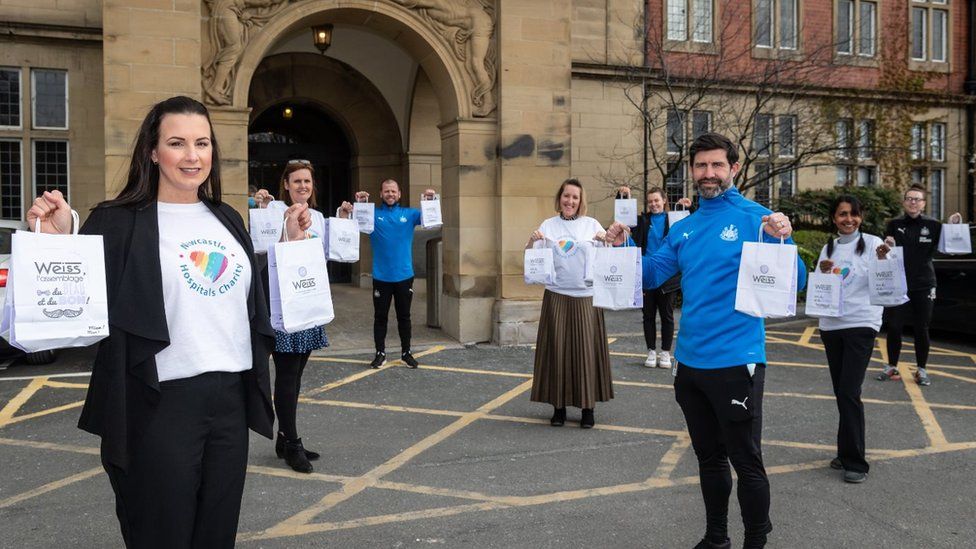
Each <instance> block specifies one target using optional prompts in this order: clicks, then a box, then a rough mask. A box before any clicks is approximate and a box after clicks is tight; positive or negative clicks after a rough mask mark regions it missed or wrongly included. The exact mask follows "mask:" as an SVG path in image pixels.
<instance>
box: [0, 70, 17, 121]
mask: <svg viewBox="0 0 976 549" xmlns="http://www.w3.org/2000/svg"><path fill="white" fill-rule="evenodd" d="M20 96H21V91H20V69H8V68H0V127H6V128H20Z"/></svg>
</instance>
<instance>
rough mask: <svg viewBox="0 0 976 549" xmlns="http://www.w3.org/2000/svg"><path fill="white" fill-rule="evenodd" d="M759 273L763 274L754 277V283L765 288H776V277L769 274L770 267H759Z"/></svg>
mask: <svg viewBox="0 0 976 549" xmlns="http://www.w3.org/2000/svg"><path fill="white" fill-rule="evenodd" d="M759 272H760V273H762V274H758V275H755V274H754V275H752V281H753V282H755V283H756V284H762V285H764V286H776V277H775V276H773V275H771V274H767V273H769V265H762V266H761V267H759Z"/></svg>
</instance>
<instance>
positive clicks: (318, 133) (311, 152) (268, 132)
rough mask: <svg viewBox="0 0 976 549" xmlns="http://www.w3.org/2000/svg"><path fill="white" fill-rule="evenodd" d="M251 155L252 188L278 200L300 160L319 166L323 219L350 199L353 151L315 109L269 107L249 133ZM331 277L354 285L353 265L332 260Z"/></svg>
mask: <svg viewBox="0 0 976 549" xmlns="http://www.w3.org/2000/svg"><path fill="white" fill-rule="evenodd" d="M286 109H287V112H286ZM247 154H248V184H250V185H254V186H255V187H257V188H259V189H267V190H268V191H269V192H271V194H272V195H274V196H275V198H281V197H279V196H278V187H279V182H280V178H281V173H282V172H283V171H284V169H285V164H287V163H288V161H289V160H294V159H302V160H308V161H309V162H311V163H312V166H313V167H314V168H315V196H316V200H317V202H318V208H317V209H318V210H319V211H321V212H322V214H323V215H324V216H326V217H329V216H334V215H335V211H336V208H338V207H339V205H340V204H342V201H343V200H351V197H352V193H353V190H352V177H351V171H350V169H349V164H350V158H351V156H352V148H351V147H350V145H349V141H348V139H346V134H345V132H344V131H343V129H342V128H341V127H340V126H339V124H338V123H337V122H336V121H335V120H334V119H333V118H332V117H331V116H329V114H328V113H326V112H325V111H324V110H322V109H321V108H319V107H317V106H315V105H312V104H309V103H305V102H301V101H286V102H281V103H279V104H277V105H274V106H272V107H269V108H268V109H267V110H265V111H264V112H263V113H261V114H260V115H258V117H257V118H256V119H255V120H254V122H252V123H251V127H250V128H249V129H248V144H247ZM329 279H330V280H331V281H332V282H334V283H336V282H350V281H351V280H352V268H351V266H350V265H349V264H348V263H334V262H329Z"/></svg>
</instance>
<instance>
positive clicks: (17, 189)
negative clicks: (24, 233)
mask: <svg viewBox="0 0 976 549" xmlns="http://www.w3.org/2000/svg"><path fill="white" fill-rule="evenodd" d="M23 174H24V170H23V168H22V166H21V154H20V141H0V218H3V219H15V220H18V221H19V220H20V219H21V213H22V212H21V209H22V207H23V202H24V197H23V188H24V185H23V181H24V175H23Z"/></svg>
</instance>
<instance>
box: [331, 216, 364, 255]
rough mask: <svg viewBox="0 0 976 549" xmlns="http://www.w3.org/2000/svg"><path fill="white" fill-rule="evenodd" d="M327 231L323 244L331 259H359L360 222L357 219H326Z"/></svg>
mask: <svg viewBox="0 0 976 549" xmlns="http://www.w3.org/2000/svg"><path fill="white" fill-rule="evenodd" d="M325 232H326V235H325V237H324V238H323V239H322V244H323V246H325V256H326V257H327V258H328V259H329V261H338V262H339V263H355V262H357V261H359V224H358V223H356V220H354V219H344V218H341V217H330V218H328V219H326V220H325Z"/></svg>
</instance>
